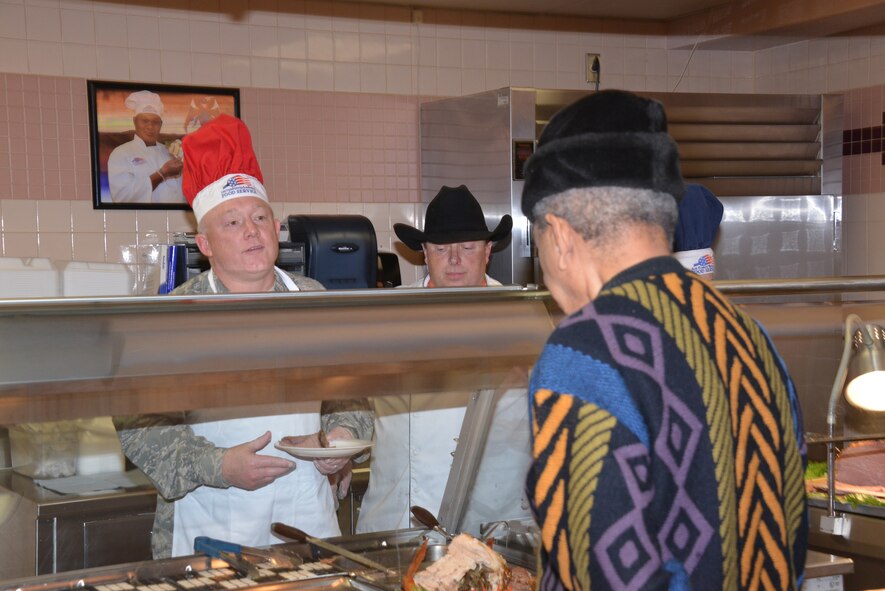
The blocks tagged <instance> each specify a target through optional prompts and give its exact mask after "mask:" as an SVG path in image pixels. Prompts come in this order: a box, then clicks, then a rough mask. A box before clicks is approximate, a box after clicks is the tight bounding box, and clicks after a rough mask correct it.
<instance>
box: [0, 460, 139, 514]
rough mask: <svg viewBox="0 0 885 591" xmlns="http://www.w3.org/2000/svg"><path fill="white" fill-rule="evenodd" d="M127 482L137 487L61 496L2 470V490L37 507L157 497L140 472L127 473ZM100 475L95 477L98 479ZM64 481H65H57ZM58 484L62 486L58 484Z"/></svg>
mask: <svg viewBox="0 0 885 591" xmlns="http://www.w3.org/2000/svg"><path fill="white" fill-rule="evenodd" d="M126 475H127V476H128V478H127V480H128V481H130V482H131V483H133V484H135V485H136V486H127V487H126V488H114V489H110V490H102V491H90V492H83V493H79V494H70V493H69V494H60V493H58V492H55V491H53V490H51V489H49V488H45V487H43V486H40V485H39V484H38V483H37V481H35V480H34V479H33V478H30V477H29V476H24V475H22V474H19V473H18V472H15V471H14V470H13V469H11V468H7V469H3V470H0V488H4V489H6V490H8V491H11V492H13V493H16V494H18V495H21V496H22V497H24V498H25V499H28V500H29V501H32V502H33V503H35V504H37V505H57V504H66V503H82V502H92V501H97V500H104V501H106V500H108V499H113V498H120V497H131V496H136V495H151V496H154V495H156V490H155V489H154V487H153V486H151V484H150V482H149V481H148V479H147V477H146V476H145V475H144V474H142V473H141V472H140V471H139V470H133V471H130V472H127V473H126ZM97 476H99V475H95V477H97ZM57 480H64V479H57ZM56 484H61V483H60V482H59V483H56Z"/></svg>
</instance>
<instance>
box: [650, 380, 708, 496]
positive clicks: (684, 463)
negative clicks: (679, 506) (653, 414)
mask: <svg viewBox="0 0 885 591" xmlns="http://www.w3.org/2000/svg"><path fill="white" fill-rule="evenodd" d="M661 390H662V391H661V395H662V402H663V403H664V417H663V421H662V422H661V431H660V433H658V437H657V439H656V440H655V443H654V446H655V453H656V454H657V455H658V456H659V457H660V458H661V459H662V460H663V461H664V463H665V464H666V465H667V466H668V467H669V468H670V470H671V471H672V472H673V479H674V480H675V481H676V483H677V484H679V486H680V487H682V485H684V484H685V478H686V476H687V475H688V470H689V468H690V467H691V460H692V458H693V457H694V454H695V451H697V447H698V440H699V439H700V437H701V433H702V432H703V425H702V423H701V421H700V420H698V418H697V417H696V416H694V414H692V412H691V411H690V410H689V409H688V407H687V406H685V403H683V402H682V401H681V400H680V399H679V398H678V397H677V396H675V395H674V394H673V392H672V391H671V390H669V389H668V388H666V387H663V388H662V389H661Z"/></svg>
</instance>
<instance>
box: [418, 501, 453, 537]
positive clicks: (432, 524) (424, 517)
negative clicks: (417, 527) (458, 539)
mask: <svg viewBox="0 0 885 591" xmlns="http://www.w3.org/2000/svg"><path fill="white" fill-rule="evenodd" d="M409 510H410V511H411V512H412V515H414V516H415V519H417V520H418V523H420V524H421V525H423V526H424V527H427V528H430V529H432V530H433V531H435V532H439V533H440V534H441V535H442V536H443V537H444V538H445V539H446V540H449V541H451V540H452V538H454V537H455V536H453V535H452V534H450V533H449V532H448V531H446V528H444V527H443V526H442V524H441V523H440V522H439V520H438V519H437V518H436V516H434V514H433V513H431V512H430V511H428V510H427V509H425V508H424V507H421V506H419V505H412V506H411V507H410V508H409Z"/></svg>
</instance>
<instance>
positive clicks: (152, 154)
mask: <svg viewBox="0 0 885 591" xmlns="http://www.w3.org/2000/svg"><path fill="white" fill-rule="evenodd" d="M170 158H172V155H171V154H170V153H169V150H167V149H166V146H164V145H163V144H162V143H160V142H157V144H156V145H154V146H147V145H145V143H144V140H142V139H141V138H140V137H138V136H137V135H136V136H135V137H133V138H132V140H130V141H128V142H126V143H125V144H121V145H119V146H117V147H116V148H114V151H113V152H111V155H110V157H109V158H108V184H109V185H110V191H111V200H112V201H113V202H114V203H187V200H185V198H184V193H182V192H181V177H180V176H179V177H177V178H174V179H168V180H166V181H163V182H162V183H160V184H159V185H157V188H156V189H153V190H152V189H151V178H150V177H151V175H152V174H154V173H155V172H157V171H158V170H159V169H160V167H162V166H163V165H164V164H165V163H166V162H168V161H169V159H170Z"/></svg>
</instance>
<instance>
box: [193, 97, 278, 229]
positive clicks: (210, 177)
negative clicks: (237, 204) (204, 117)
mask: <svg viewBox="0 0 885 591" xmlns="http://www.w3.org/2000/svg"><path fill="white" fill-rule="evenodd" d="M182 149H183V152H184V171H183V172H182V177H181V178H182V180H181V185H182V186H181V188H182V191H183V192H184V196H185V198H187V201H188V203H190V204H191V207H192V208H193V209H194V215H195V216H196V218H197V223H199V222H200V220H201V219H203V216H204V215H206V213H207V212H209V211H210V210H211V209H212V208H214V207H216V206H218V205H221V204H222V203H224V202H225V201H228V200H230V199H237V198H240V197H257V198H258V199H261V200H262V201H266V202H270V200H269V199H268V198H267V190H266V189H265V188H264V185H263V184H262V181H263V177H262V176H261V169H260V168H259V167H258V160H257V159H256V158H255V152H254V150H253V149H252V136H250V135H249V128H247V127H246V124H245V123H243V122H242V121H241V120H239V119H237V118H236V117H231V116H230V115H219V116H218V117H215V118H214V119H212V120H211V121H209V122H208V123H206V124H204V125H203V126H202V127H200V129H198V130H197V131H195V132H193V133H190V134H188V135H186V136H184V139H183V140H182Z"/></svg>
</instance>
